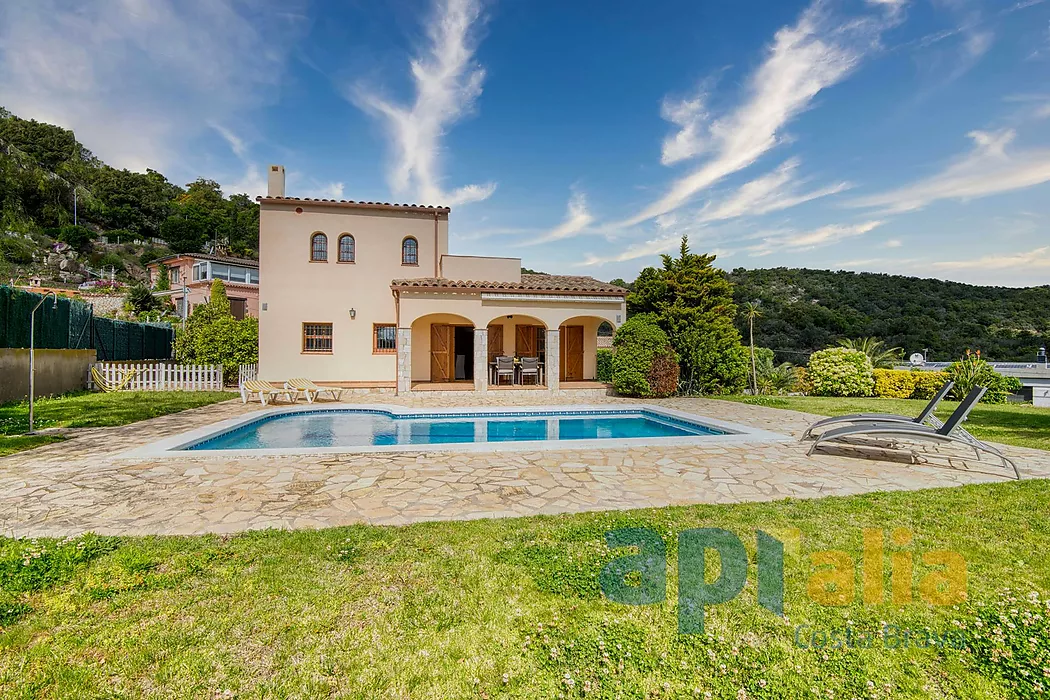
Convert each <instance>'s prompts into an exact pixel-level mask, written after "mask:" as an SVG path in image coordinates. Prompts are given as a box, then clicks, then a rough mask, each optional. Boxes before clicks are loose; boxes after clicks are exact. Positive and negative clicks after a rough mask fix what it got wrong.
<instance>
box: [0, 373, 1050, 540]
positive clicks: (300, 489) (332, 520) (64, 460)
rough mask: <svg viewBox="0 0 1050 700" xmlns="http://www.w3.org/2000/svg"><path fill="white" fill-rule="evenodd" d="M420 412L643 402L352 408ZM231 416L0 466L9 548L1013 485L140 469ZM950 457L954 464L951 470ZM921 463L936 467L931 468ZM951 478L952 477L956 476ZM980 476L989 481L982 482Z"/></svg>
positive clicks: (764, 464) (653, 465) (715, 448)
mask: <svg viewBox="0 0 1050 700" xmlns="http://www.w3.org/2000/svg"><path fill="white" fill-rule="evenodd" d="M349 402H351V403H353V402H359V403H389V404H398V405H406V406H414V407H454V406H484V405H509V404H513V405H526V404H533V405H539V404H553V403H561V404H570V403H576V404H581V403H588V404H593V403H598V402H601V403H618V402H624V403H627V402H629V403H638V401H637V400H635V399H631V400H621V399H617V398H615V397H601V398H596V397H595V396H594V394H593V393H589V394H588V396H586V398H584V397H581V396H575V395H573V394H565V395H552V394H550V393H548V392H520V393H511V392H492V393H491V394H489V395H487V396H486V395H481V396H478V395H471V394H458V395H453V394H451V393H450V394H445V395H442V394H441V393H439V392H432V393H430V394H427V395H422V396H408V397H396V396H390V395H383V396H368V395H364V396H356V397H351V398H350V399H349ZM652 403H655V404H659V405H663V406H668V407H671V408H675V409H678V410H681V411H686V412H689V413H694V414H697V415H700V416H708V417H712V418H718V419H721V420H726V421H731V422H734V423H743V424H745V425H751V426H754V427H758V428H763V429H765V430H771V431H773V432H778V433H783V434H786V435H791V436H794V437H797V436H798V435H800V434H801V432H802V431H803V430H804V429H805V427H806V426H807V425H809V424H810V423H811V422H813V421H814V420H816V418H817V417H816V416H812V415H809V414H805V413H798V412H794V411H784V410H780V409H772V408H764V407H760V406H750V405H746V404H740V403H733V402H729V401H718V400H712V399H698V398H696V399H694V398H690V399H667V400H661V401H653V402H652ZM259 408H260V407H259V405H258V404H254V405H248V406H245V405H242V404H241V403H240V401H239V400H238V401H229V402H226V403H222V404H215V405H212V406H207V407H203V408H198V409H193V410H190V411H185V412H182V413H178V414H173V415H169V416H163V417H160V418H154V419H152V420H148V421H143V422H141V423H135V424H133V425H128V426H123V427H118V428H99V429H92V430H82V431H77V432H75V433H74V434H73V436H72V438H71V439H70V440H68V441H66V442H62V443H56V444H53V445H48V446H45V447H41V448H38V449H35V450H32V451H29V452H23V453H20V454H16V455H13V456H10V457H6V458H0V534H3V535H7V536H32V537H36V536H65V535H72V534H77V533H81V532H86V531H91V532H97V533H100V534H120V535H146V534H171V535H191V534H200V533H232V532H239V531H243V530H249V529H262V528H315V527H330V526H336V525H348V524H352V523H371V524H383V525H400V524H406V523H412V522H418V521H423V520H461V519H470V518H487V517H514V516H525V515H536V514H554V513H573V512H579V511H589V510H616V509H628V508H648V507H659V506H668V505H685V504H692V503H736V502H742V501H763V500H776V499H783V498H788V497H791V498H815V497H820V496H831V495H838V496H842V495H850V494H858V493H865V492H870V491H892V490H909V489H920V488H929V487H938V486H957V485H961V484H973V483H982V482H993V481H1003V480H1006V478H1007V477H1006V475H1007V473H1008V472H1007V470H1006V469H1003V468H1001V467H999V466H998V465H996V464H995V463H994V462H988V463H984V464H982V463H978V462H975V461H973V457H972V453H970V454H969V456H967V453H965V452H962V453H960V452H957V451H951V452H949V451H946V450H945V449H944V448H940V449H939V450H938V452H937V455H936V456H935V455H922V454H920V463H919V464H913V463H911V461H912V455H911V454H910V453H904V452H901V453H887V452H886V451H883V450H878V451H870V450H864V451H862V450H860V449H854V448H839V449H838V450H837V451H836V452H822V453H820V454H816V455H814V456H812V457H808V456H806V448H807V444H800V443H797V442H791V443H756V444H751V445H740V446H735V445H733V446H730V445H721V446H719V445H712V446H703V447H646V448H621V449H615V448H614V449H601V450H586V451H585V450H573V449H571V447H567V448H566V449H559V450H556V451H545V452H492V453H485V452H474V453H458V454H457V453H455V452H440V451H434V452H424V453H412V454H408V453H385V454H340V455H315V456H295V457H266V458H258V457H243V456H237V457H229V458H226V457H224V458H220V459H214V458H208V459H194V458H192V457H188V458H179V459H171V458H166V459H157V460H152V461H150V460H128V459H119V458H117V457H116V456H117V455H120V454H121V453H124V452H126V451H128V450H131V449H133V448H136V447H140V446H142V445H146V444H148V443H151V442H154V441H156V440H159V439H162V438H165V437H170V436H173V435H176V434H178V433H182V432H184V431H187V430H191V429H193V428H199V427H202V426H205V425H208V424H211V423H214V422H217V421H219V420H223V419H226V418H232V417H235V416H239V415H244V414H245V413H248V412H251V411H257V410H259ZM1006 452H1007V454H1008V455H1010V456H1012V457H1014V458H1016V461H1017V463H1018V467H1019V468H1020V470H1021V474H1022V476H1023V477H1025V478H1047V477H1050V452H1044V451H1040V450H1029V449H1023V448H1015V447H1008V448H1006ZM945 455H954V456H952V457H951V458H950V459H946V458H945ZM925 457H930V459H929V460H925V459H924V458H925ZM952 465H954V466H952ZM976 470H981V471H976Z"/></svg>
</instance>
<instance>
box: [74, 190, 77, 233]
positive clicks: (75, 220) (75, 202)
mask: <svg viewBox="0 0 1050 700" xmlns="http://www.w3.org/2000/svg"><path fill="white" fill-rule="evenodd" d="M73 225H74V226H76V225H77V186H76V185H73Z"/></svg>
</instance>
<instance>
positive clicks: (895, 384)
mask: <svg viewBox="0 0 1050 700" xmlns="http://www.w3.org/2000/svg"><path fill="white" fill-rule="evenodd" d="M872 375H873V376H874V378H875V388H874V394H875V396H878V397H880V398H884V399H908V398H911V396H912V395H913V394H914V393H915V385H916V383H917V381H918V380H919V373H918V372H911V371H909V370H906V369H881V368H875V369H874V370H873V371H872Z"/></svg>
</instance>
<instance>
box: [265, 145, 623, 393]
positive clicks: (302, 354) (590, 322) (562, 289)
mask: <svg viewBox="0 0 1050 700" xmlns="http://www.w3.org/2000/svg"><path fill="white" fill-rule="evenodd" d="M259 203H260V206H261V210H260V214H259V265H260V272H261V274H262V275H263V279H264V280H265V283H264V284H263V286H262V289H261V295H260V299H259V300H260V308H261V311H260V313H259V375H260V377H261V378H263V379H267V380H273V381H282V380H285V379H288V378H291V377H309V378H311V379H313V380H316V381H323V382H329V383H334V384H344V385H348V386H353V385H367V386H377V387H384V386H386V387H396V388H397V390H398V391H399V392H408V391H411V390H412V388H413V385H417V386H418V385H419V384H422V383H439V384H441V385H442V386H444V385H446V384H447V385H448V388H456V389H463V388H464V386H462V384H467V385H470V384H472V385H473V388H474V389H475V390H478V391H484V390H487V388H488V386H489V385H490V383H491V382H492V380H491V376H490V370H491V363H493V362H494V361H495V358H496V357H497V356H499V355H506V356H514V357H517V358H522V357H535V358H538V359H539V361H540V362H541V363H542V365H543V371H544V375H545V376H544V378H543V383H544V384H545V385H546V386H547V388H549V389H557V388H559V386H560V383H561V382H565V381H581V380H593V379H594V376H595V357H596V352H597V347H598V328H599V326H601V325H602V324H603V323H605V324H608V325H609V326H611V327H613V328H615V327H617V326H619V325H620V324H621V323H623V321H624V319H625V318H626V314H627V310H626V294H627V290H625V289H623V288H621V287H616V286H613V285H610V284H605V283H603V282H599V281H598V280H596V279H593V278H591V277H577V276H572V277H567V276H559V275H534V274H522V273H521V260H520V259H519V258H493V257H475V256H465V255H450V254H449V252H448V217H449V209H447V208H442V207H428V206H416V205H401V204H380V203H373V202H352V201H334V200H325V199H321V200H317V199H299V198H294V197H285V196H284V168H282V167H281V166H277V165H275V166H270V172H269V189H268V196H266V197H259ZM607 331H608V327H606V328H603V332H607ZM457 383H459V384H458V385H457ZM419 388H423V387H419ZM467 388H469V387H467Z"/></svg>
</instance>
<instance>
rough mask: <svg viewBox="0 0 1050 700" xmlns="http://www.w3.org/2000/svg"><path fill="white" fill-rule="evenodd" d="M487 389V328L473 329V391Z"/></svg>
mask: <svg viewBox="0 0 1050 700" xmlns="http://www.w3.org/2000/svg"><path fill="white" fill-rule="evenodd" d="M488 390H489V329H488V328H475V329H474V391H488Z"/></svg>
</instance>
